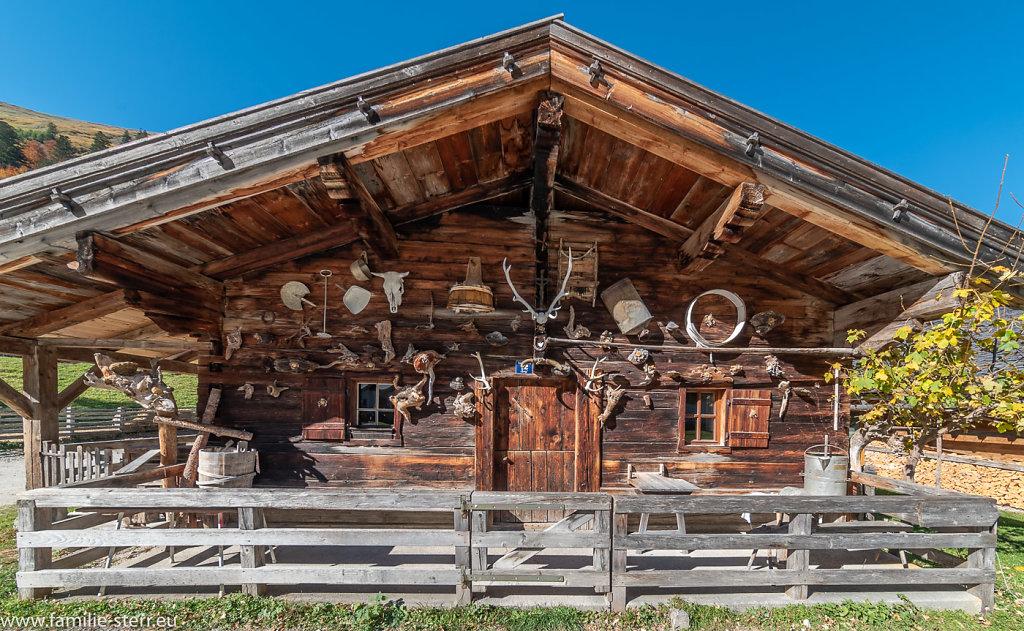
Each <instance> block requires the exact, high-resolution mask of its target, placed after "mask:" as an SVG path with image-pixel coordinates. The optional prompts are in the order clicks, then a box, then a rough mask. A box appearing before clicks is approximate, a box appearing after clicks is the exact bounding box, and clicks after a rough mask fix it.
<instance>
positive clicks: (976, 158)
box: [0, 0, 1024, 224]
mask: <svg viewBox="0 0 1024 631" xmlns="http://www.w3.org/2000/svg"><path fill="white" fill-rule="evenodd" d="M560 12H561V13H565V19H566V21H567V22H569V23H570V24H573V25H574V26H577V27H578V28H581V29H583V30H585V31H588V32H590V33H592V34H594V35H596V36H598V37H600V38H602V39H604V40H606V41H608V42H610V43H612V44H614V45H616V46H619V47H621V48H624V49H626V50H628V51H630V52H632V53H635V54H638V55H640V56H642V57H645V58H647V59H649V60H651V61H653V62H655V63H657V64H659V65H661V66H664V67H666V68H668V69H670V70H672V71H674V72H677V73H679V74H681V75H683V76H685V77H687V78H689V79H691V80H694V81H697V82H699V83H702V84H704V85H705V86H707V87H709V88H712V89H714V90H717V91H719V92H721V93H723V94H725V95H726V96H728V97H730V98H732V99H735V100H737V101H740V102H742V103H745V104H746V105H749V106H751V107H754V108H756V109H759V110H761V111H763V112H765V113H767V114H769V115H771V116H774V117H776V118H778V119H780V120H782V121H784V122H786V123H789V124H791V125H794V126H796V127H798V128H801V129H803V130H805V131H807V132H810V133H812V134H814V135H817V136H819V137H821V138H823V139H825V140H826V141H829V142H831V143H834V144H836V145H838V146H840V147H842V148H844V149H846V150H848V151H852V152H853V153H856V154H858V155H861V156H863V157H865V158H867V159H869V160H871V161H873V162H876V163H878V164H880V165H882V166H885V167H887V168H889V169H892V170H894V171H896V172H897V173H899V174H901V175H904V176H906V177H908V178H910V179H913V180H916V181H918V182H920V183H922V184H924V185H926V186H929V187H931V188H933V189H935V190H937V191H939V192H940V193H943V194H947V195H951V196H952V197H953V198H955V199H957V200H959V201H962V202H964V203H967V204H969V205H972V206H974V207H976V208H978V209H979V210H982V211H985V212H991V211H992V208H993V206H994V204H995V199H996V193H997V189H998V185H999V178H1000V171H1001V170H1002V166H1003V159H1004V156H1005V155H1006V154H1010V162H1009V167H1008V170H1007V176H1006V186H1005V189H1004V196H1003V202H1002V204H1001V206H1000V212H999V217H1000V218H1001V219H1003V220H1004V221H1007V222H1011V223H1014V224H1016V223H1017V221H1018V219H1019V218H1020V216H1021V213H1022V212H1024V211H1022V209H1021V208H1020V207H1018V206H1016V204H1014V203H1013V201H1012V200H1011V199H1009V195H1007V194H1005V193H1007V192H1014V193H1016V194H1017V197H1018V198H1019V199H1021V201H1022V202H1024V72H1022V70H1024V52H1022V48H1021V45H1020V36H1019V29H1020V26H1021V24H1024V3H1022V2H983V1H978V2H971V3H968V2H934V1H933V2H894V1H891V0H890V1H889V2H871V1H863V2H857V3H841V2H835V3H823V2H813V3H801V2H788V3H787V2H771V3H769V2H763V0H762V1H760V2H750V3H746V2H742V1H739V0H734V1H732V2H727V3H726V2H723V3H711V2H673V3H666V4H664V5H659V4H658V3H652V2H647V3H637V2H615V3H607V4H602V3H600V2H561V3H548V2H529V1H520V2H511V3H510V2H491V3H486V2H473V3H469V2H442V3H429V2H424V3H416V4H410V5H409V6H403V5H401V4H400V3H394V2H392V3H380V2H365V1H364V2H352V1H349V2H336V1H335V2H330V3H317V2H303V3H291V4H289V3H281V2H263V1H261V0H250V1H249V2H213V1H212V0H211V1H208V2H201V3H200V2H189V1H185V0H181V1H179V2H176V3H163V2H161V3H157V2H147V1H145V0H136V1H134V2H103V1H102V0H100V1H97V2H88V3H87V2H40V3H28V2H13V1H12V2H8V3H5V6H4V8H3V16H4V18H5V19H4V22H6V23H7V27H6V28H5V29H4V31H5V36H6V37H5V40H6V41H4V48H5V49H6V51H7V54H6V55H5V57H6V60H5V61H4V62H3V63H2V64H0V100H2V101H8V102H11V103H14V104H17V105H21V106H24V107H28V108H31V109H35V110H40V111H43V112H47V113H52V114H58V115H62V116H69V117H72V118H80V119H85V120H90V121H95V122H100V123H107V124H111V125H116V126H122V127H130V128H144V129H148V130H155V131H163V130H168V129H173V128H175V127H179V126H182V125H186V124H189V123H193V122H196V121H199V120H202V119H205V118H209V117H212V116H217V115H220V114H224V113H227V112H230V111H233V110H237V109H240V108H243V107H247V106H250V105H255V104H257V103H261V102H264V101H268V100H271V99H274V98H278V97H282V96H286V95H288V94H292V93H294V92H298V91H300V90H303V89H306V88H310V87H314V86H317V85H321V84H324V83H329V82H331V81H335V80H337V79H341V78H344V77H347V76H350V75H352V74H356V73H358V72H362V71H366V70H371V69H374V68H377V67H380V66H383V65H386V64H389V63H392V62H396V61H401V60H403V59H408V58H410V57H414V56H416V55H420V54H423V53H427V52H431V51H433V50H437V49H439V48H442V47H445V46H450V45H453V44H458V43H461V42H463V41H467V40H469V39H473V38H476V37H480V36H484V35H488V34H490V33H494V32H497V31H500V30H503V29H506V28H510V27H513V26H516V25H519V24H522V23H525V22H528V21H532V20H535V19H539V18H542V17H546V16H549V15H552V14H555V13H560Z"/></svg>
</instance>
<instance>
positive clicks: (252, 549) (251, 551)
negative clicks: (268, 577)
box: [238, 508, 267, 596]
mask: <svg viewBox="0 0 1024 631" xmlns="http://www.w3.org/2000/svg"><path fill="white" fill-rule="evenodd" d="M257 511H259V514H257ZM263 523H264V518H263V509H262V508H239V509H238V529H239V530H256V529H257V528H259V527H260V526H261V525H262V524H263ZM241 548H242V552H241V557H242V567H243V568H257V567H263V565H264V564H265V563H266V556H265V550H264V548H263V546H241ZM242 593H244V594H249V595H250V596H262V595H264V594H266V593H267V586H266V585H264V584H263V583H244V584H243V585H242Z"/></svg>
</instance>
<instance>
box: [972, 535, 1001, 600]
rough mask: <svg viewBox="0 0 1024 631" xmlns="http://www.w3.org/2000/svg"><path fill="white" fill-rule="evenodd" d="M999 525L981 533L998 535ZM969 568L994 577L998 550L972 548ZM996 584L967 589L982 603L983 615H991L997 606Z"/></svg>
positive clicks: (985, 584)
mask: <svg viewBox="0 0 1024 631" xmlns="http://www.w3.org/2000/svg"><path fill="white" fill-rule="evenodd" d="M997 528H998V524H992V527H991V528H982V529H981V532H991V533H992V534H993V535H995V534H996V529H997ZM967 567H968V568H970V569H972V570H985V571H987V572H989V573H990V574H991V575H992V576H993V577H994V576H995V573H996V549H995V547H994V546H993V547H991V548H970V549H968V550H967ZM995 588H996V586H995V583H979V584H977V585H971V586H970V587H968V588H967V591H968V593H970V594H971V595H972V596H974V597H975V598H977V599H978V600H980V601H981V613H983V614H989V613H992V610H993V609H994V608H995V606H996V601H995V598H996V597H995Z"/></svg>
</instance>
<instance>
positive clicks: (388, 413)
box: [377, 410, 395, 425]
mask: <svg viewBox="0 0 1024 631" xmlns="http://www.w3.org/2000/svg"><path fill="white" fill-rule="evenodd" d="M377 424H378V425H394V424H395V413H394V412H393V411H392V410H381V411H380V412H377Z"/></svg>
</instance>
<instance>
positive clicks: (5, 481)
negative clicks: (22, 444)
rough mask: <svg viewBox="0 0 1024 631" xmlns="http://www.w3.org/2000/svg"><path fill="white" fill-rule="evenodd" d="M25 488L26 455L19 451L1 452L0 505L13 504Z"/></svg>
mask: <svg viewBox="0 0 1024 631" xmlns="http://www.w3.org/2000/svg"><path fill="white" fill-rule="evenodd" d="M24 490H25V457H24V456H22V455H21V454H18V453H12V454H0V506H7V505H9V504H13V503H14V500H15V499H16V497H17V495H18V493H21V492H22V491H24Z"/></svg>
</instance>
